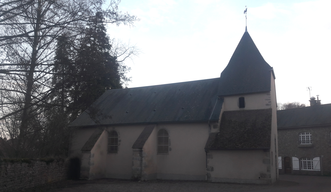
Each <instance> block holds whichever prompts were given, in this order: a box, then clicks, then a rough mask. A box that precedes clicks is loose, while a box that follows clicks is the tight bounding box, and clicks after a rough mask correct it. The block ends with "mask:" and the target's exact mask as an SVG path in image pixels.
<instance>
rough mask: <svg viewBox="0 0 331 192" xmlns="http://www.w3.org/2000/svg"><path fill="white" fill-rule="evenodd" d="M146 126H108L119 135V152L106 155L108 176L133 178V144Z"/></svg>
mask: <svg viewBox="0 0 331 192" xmlns="http://www.w3.org/2000/svg"><path fill="white" fill-rule="evenodd" d="M144 127H145V126H143V125H140V126H116V127H109V128H107V130H108V131H110V130H115V131H117V133H118V136H119V140H120V141H119V146H118V152H117V153H108V154H107V155H106V166H105V169H106V172H107V173H106V177H107V178H117V179H131V177H132V156H133V151H132V146H133V144H134V142H135V141H136V140H137V138H138V137H139V135H140V133H141V132H142V131H143V129H144Z"/></svg>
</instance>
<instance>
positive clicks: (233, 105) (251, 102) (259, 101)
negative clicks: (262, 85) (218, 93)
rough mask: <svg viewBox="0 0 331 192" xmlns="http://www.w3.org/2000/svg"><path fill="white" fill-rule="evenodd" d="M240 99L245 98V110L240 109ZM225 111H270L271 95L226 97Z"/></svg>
mask: <svg viewBox="0 0 331 192" xmlns="http://www.w3.org/2000/svg"><path fill="white" fill-rule="evenodd" d="M239 97H245V108H243V109H240V108H239ZM223 107H224V108H223V109H224V111H237V110H254V109H270V108H271V95H270V93H269V92H265V93H257V94H247V95H236V96H228V97H224V106H223Z"/></svg>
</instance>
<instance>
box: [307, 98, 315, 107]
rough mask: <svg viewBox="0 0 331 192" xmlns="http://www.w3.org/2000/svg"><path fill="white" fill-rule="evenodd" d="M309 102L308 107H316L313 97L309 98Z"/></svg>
mask: <svg viewBox="0 0 331 192" xmlns="http://www.w3.org/2000/svg"><path fill="white" fill-rule="evenodd" d="M309 102H310V106H311V107H313V106H315V105H316V99H315V97H311V98H310V100H309Z"/></svg>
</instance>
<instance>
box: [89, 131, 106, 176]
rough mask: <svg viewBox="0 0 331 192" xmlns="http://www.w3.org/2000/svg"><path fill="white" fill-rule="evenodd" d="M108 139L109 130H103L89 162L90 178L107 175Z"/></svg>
mask: <svg viewBox="0 0 331 192" xmlns="http://www.w3.org/2000/svg"><path fill="white" fill-rule="evenodd" d="M107 139H108V132H107V131H103V132H102V134H101V135H100V137H99V139H98V141H97V142H96V143H95V145H94V147H93V148H92V150H91V155H90V162H89V166H90V174H89V179H99V178H105V177H106V169H105V167H107V162H106V160H107V158H106V156H107Z"/></svg>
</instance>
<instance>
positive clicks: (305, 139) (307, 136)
mask: <svg viewBox="0 0 331 192" xmlns="http://www.w3.org/2000/svg"><path fill="white" fill-rule="evenodd" d="M299 141H300V144H302V145H306V144H312V140H311V133H309V132H303V133H300V134H299Z"/></svg>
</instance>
